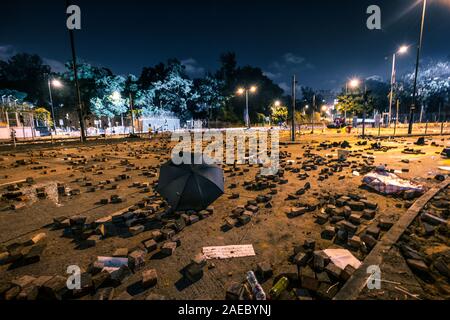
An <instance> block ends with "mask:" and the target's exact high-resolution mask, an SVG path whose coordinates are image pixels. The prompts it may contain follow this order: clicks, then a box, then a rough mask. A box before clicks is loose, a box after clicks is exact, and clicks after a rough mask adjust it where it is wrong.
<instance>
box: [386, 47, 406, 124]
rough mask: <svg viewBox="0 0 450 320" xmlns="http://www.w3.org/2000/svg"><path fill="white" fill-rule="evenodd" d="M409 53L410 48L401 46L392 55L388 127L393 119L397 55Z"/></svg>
mask: <svg viewBox="0 0 450 320" xmlns="http://www.w3.org/2000/svg"><path fill="white" fill-rule="evenodd" d="M406 52H408V46H401V47H400V48H399V49H398V50H397V52H395V53H394V54H393V55H392V73H391V92H390V94H389V115H388V126H390V125H391V117H392V100H393V98H394V86H395V61H396V58H397V54H399V55H401V54H405V53H406Z"/></svg>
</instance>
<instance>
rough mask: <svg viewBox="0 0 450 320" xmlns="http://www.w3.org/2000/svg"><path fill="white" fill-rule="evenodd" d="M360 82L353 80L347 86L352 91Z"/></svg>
mask: <svg viewBox="0 0 450 320" xmlns="http://www.w3.org/2000/svg"><path fill="white" fill-rule="evenodd" d="M360 83H361V81H360V80H359V79H357V78H353V79H351V80H350V81H349V82H348V86H349V87H350V88H352V89H355V88H358V87H359V85H360Z"/></svg>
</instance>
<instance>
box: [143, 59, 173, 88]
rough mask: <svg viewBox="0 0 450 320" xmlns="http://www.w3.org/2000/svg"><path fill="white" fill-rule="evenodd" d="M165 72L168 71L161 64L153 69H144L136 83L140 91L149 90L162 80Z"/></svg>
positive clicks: (165, 75) (165, 74)
mask: <svg viewBox="0 0 450 320" xmlns="http://www.w3.org/2000/svg"><path fill="white" fill-rule="evenodd" d="M167 72H168V70H167V69H166V66H165V65H164V63H162V62H160V63H158V64H157V65H156V66H154V67H144V68H143V69H142V72H141V76H140V77H139V81H138V83H139V85H140V87H141V89H149V88H150V87H151V86H152V85H153V84H154V83H155V82H158V81H162V80H164V79H165V78H166V77H167Z"/></svg>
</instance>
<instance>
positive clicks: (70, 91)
mask: <svg viewBox="0 0 450 320" xmlns="http://www.w3.org/2000/svg"><path fill="white" fill-rule="evenodd" d="M77 61H79V60H77ZM65 66H66V72H64V74H63V75H62V77H63V78H64V79H65V80H66V81H67V82H69V84H70V85H69V86H68V88H66V90H65V93H66V95H65V96H64V105H66V106H68V107H69V109H70V110H74V109H76V108H75V106H76V105H77V104H78V100H77V93H76V92H75V77H74V73H73V68H72V61H68V62H66V65H65ZM77 75H78V83H79V86H80V94H81V102H82V103H83V108H84V112H85V115H88V114H90V113H91V110H90V106H92V104H91V99H93V98H95V97H98V92H99V88H98V86H102V85H106V83H102V81H108V80H106V79H107V77H112V76H113V73H112V71H111V70H109V69H107V68H100V67H96V66H93V65H91V64H89V63H86V62H83V61H79V62H77ZM100 90H101V89H100Z"/></svg>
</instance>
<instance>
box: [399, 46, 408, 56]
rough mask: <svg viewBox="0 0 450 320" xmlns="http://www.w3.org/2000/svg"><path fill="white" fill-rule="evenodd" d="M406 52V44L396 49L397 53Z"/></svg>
mask: <svg viewBox="0 0 450 320" xmlns="http://www.w3.org/2000/svg"><path fill="white" fill-rule="evenodd" d="M406 52H408V46H401V47H400V48H399V49H398V51H397V53H398V54H404V53H406Z"/></svg>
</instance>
